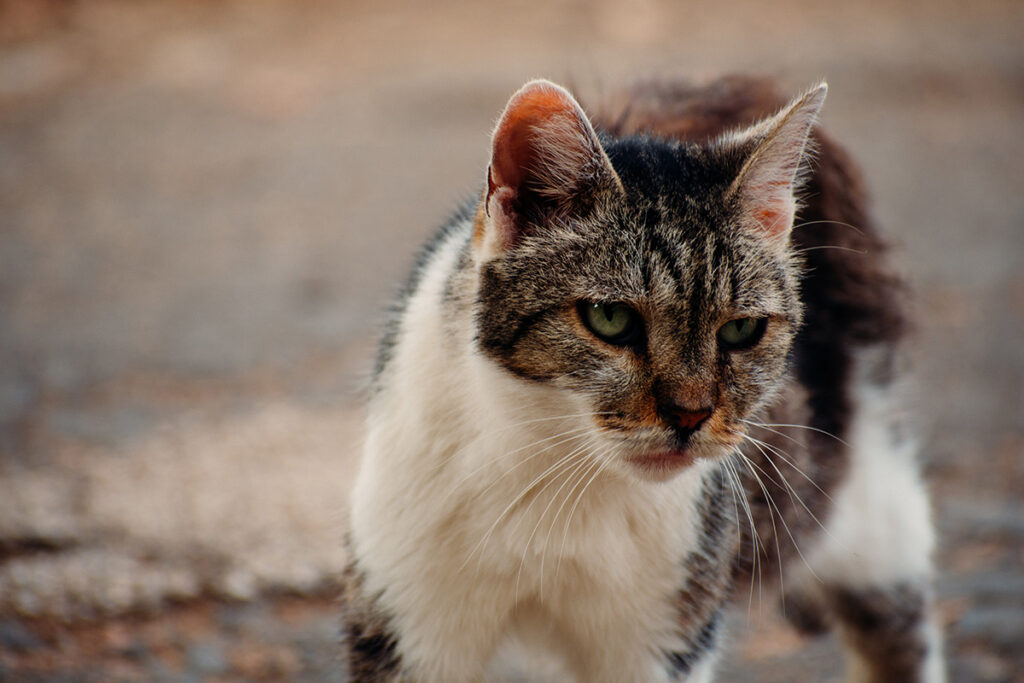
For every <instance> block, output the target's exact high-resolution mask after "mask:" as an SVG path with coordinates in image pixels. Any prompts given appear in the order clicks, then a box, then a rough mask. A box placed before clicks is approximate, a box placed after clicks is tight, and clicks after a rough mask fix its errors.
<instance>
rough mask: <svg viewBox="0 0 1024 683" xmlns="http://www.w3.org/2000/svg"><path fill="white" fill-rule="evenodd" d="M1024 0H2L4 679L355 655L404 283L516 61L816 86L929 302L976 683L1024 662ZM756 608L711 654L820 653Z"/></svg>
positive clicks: (946, 481)
mask: <svg viewBox="0 0 1024 683" xmlns="http://www.w3.org/2000/svg"><path fill="white" fill-rule="evenodd" d="M1022 28H1024V4H1022V3H1020V2H1015V1H1013V0H1008V1H1006V2H994V1H992V0H979V1H977V2H972V3H954V2H946V1H932V2H924V1H923V0H920V1H916V0H911V1H908V2H895V1H891V2H890V1H886V0H875V1H868V2H844V3H821V2H811V1H810V0H808V1H806V2H803V1H797V0H784V1H783V2H779V3H763V2H755V1H754V0H745V1H742V2H738V3H729V4H727V3H718V2H712V1H711V0H695V1H694V2H688V3H674V2H669V1H668V0H665V1H658V0H622V1H620V2H615V1H612V0H600V1H597V2H582V1H568V0H566V1H559V2H548V3H535V4H531V3H526V2H516V1H512V2H503V3H496V4H487V3H483V2H469V1H463V0H440V1H438V2H433V3H430V4H427V3H422V4H415V3H401V2H397V1H396V0H381V1H371V0H365V1H361V2H358V1H357V2H348V1H345V2H319V1H313V0H303V1H302V2H285V0H279V1H275V2H272V1H270V0H253V1H250V2H241V1H239V2H226V1H216V2H214V1H200V0H173V1H166V2H157V1H155V0H132V1H129V0H88V1H84V0H83V1H75V0H45V1H44V0H0V681H7V680H11V681H47V682H50V681H53V682H56V681H142V680H159V681H200V680H202V681H236V680H237V681H243V680H245V681H248V680H294V681H340V680H342V677H341V675H340V673H339V672H338V667H337V661H336V656H337V648H336V640H337V619H336V612H337V609H336V605H335V603H334V597H333V596H334V592H333V588H334V585H335V583H334V577H335V576H336V572H337V570H338V568H339V566H340V565H341V563H342V561H343V557H342V554H341V549H340V535H341V531H340V529H341V516H342V510H343V508H344V504H345V499H346V495H347V493H346V492H347V488H348V484H349V481H350V480H351V476H352V472H353V470H354V457H355V454H356V453H357V452H358V443H359V439H360V420H361V413H360V396H361V387H362V385H363V381H364V379H365V377H366V373H367V369H368V367H369V365H370V359H371V358H372V349H373V344H374V339H375V337H376V333H377V330H378V326H379V321H380V311H381V310H382V309H383V308H384V306H385V305H386V303H387V300H388V298H389V296H390V294H391V292H393V291H394V289H395V288H396V285H397V283H398V282H399V281H400V280H401V278H402V276H403V273H404V270H405V268H406V267H407V266H408V264H409V262H410V260H411V258H412V254H413V253H414V251H415V250H416V248H417V246H418V245H419V243H420V242H421V241H422V240H423V239H424V238H425V237H426V236H427V235H428V234H429V233H430V232H431V230H432V229H433V228H434V226H436V225H437V224H438V223H439V222H440V221H441V220H442V219H443V218H444V216H445V214H446V212H447V211H448V210H449V209H450V208H451V206H452V204H453V203H454V202H455V201H456V200H458V199H460V198H462V197H463V196H465V195H466V193H468V192H471V191H473V190H474V189H475V188H476V187H477V185H478V183H479V182H480V179H481V177H482V173H483V169H484V167H485V164H486V156H487V141H488V133H489V129H490V127H491V125H493V122H494V120H495V117H496V116H497V114H498V113H499V112H500V110H501V107H502V106H503V104H504V102H505V100H506V98H507V97H508V95H509V94H510V93H511V92H513V91H514V90H515V89H516V88H517V87H518V86H519V85H520V84H521V83H522V82H523V81H525V80H527V79H528V78H531V77H534V76H538V75H544V76H548V77H550V78H554V79H555V80H562V81H569V82H571V83H572V84H574V85H575V86H576V88H577V89H578V90H579V91H580V92H581V93H582V94H584V95H589V96H591V97H600V94H601V92H603V91H604V90H605V89H607V88H608V87H609V86H610V85H611V84H615V83H620V82H622V81H623V80H625V79H629V78H635V77H644V76H652V75H663V76H671V75H676V76H679V75H682V76H687V77H701V76H704V75H710V74H716V73H723V72H735V71H753V72H756V73H769V74H773V75H777V76H779V77H780V78H782V79H783V81H784V82H785V83H787V84H790V85H791V86H792V88H793V89H794V90H796V89H799V88H801V87H804V86H806V85H808V84H811V83H813V82H815V81H816V80H818V79H820V78H826V79H827V80H828V81H829V84H830V93H829V100H828V102H827V103H826V107H825V113H824V123H825V125H826V126H827V127H828V128H829V129H830V130H831V131H832V132H833V134H834V135H835V137H837V138H838V139H839V140H841V141H843V142H844V143H845V144H846V145H847V146H848V147H849V148H850V149H851V150H852V151H853V153H854V155H855V156H856V158H857V159H858V160H859V161H860V162H861V164H862V166H863V167H864V169H865V171H866V174H867V177H868V179H869V182H870V185H871V186H872V188H873V190H874V196H875V206H876V212H877V214H878V216H879V218H880V222H881V223H882V225H883V226H885V227H886V229H887V232H888V234H889V235H890V236H891V238H892V240H893V241H894V243H895V244H896V245H897V254H896V257H897V260H898V263H899V264H900V267H901V269H902V270H903V271H904V272H905V273H906V275H907V277H908V279H909V280H910V281H911V282H912V284H913V286H914V289H915V292H916V307H917V314H918V315H917V320H918V326H917V330H916V333H915V336H914V339H913V341H912V344H911V352H912V356H913V359H914V362H915V366H916V378H917V389H916V391H915V397H916V398H915V400H914V402H913V405H911V406H909V407H910V409H911V410H913V411H914V413H915V414H916V415H918V416H919V423H920V431H921V434H922V445H923V448H922V452H923V454H924V457H925V458H926V462H927V473H928V476H929V478H930V481H931V483H932V489H933V491H934V499H935V511H936V517H937V520H938V525H939V528H940V531H941V536H942V539H941V548H940V552H939V557H938V566H939V570H940V576H939V582H938V588H939V594H940V609H941V614H942V617H943V621H944V624H945V627H946V633H947V638H948V645H947V651H948V658H949V661H950V670H951V673H952V678H953V680H956V681H1015V680H1021V681H1024V571H1022V570H1024V501H1022V494H1021V491H1024V410H1022V407H1021V405H1022V400H1024V389H1022V387H1024V344H1022V343H1021V338H1022V336H1024V268H1022V266H1024V163H1022V161H1021V160H1022V159H1024V128H1022V122H1024V41H1021V40H1020V37H1021V29H1022ZM773 609H774V608H773V605H772V604H771V603H770V602H766V603H765V604H763V605H757V604H755V605H754V606H753V607H752V608H751V609H750V610H749V611H748V610H740V611H738V612H737V614H736V615H735V617H734V619H733V621H734V624H735V625H734V628H733V634H734V637H733V640H734V642H733V645H732V647H731V648H730V652H729V654H728V655H727V656H726V658H725V662H724V671H723V673H722V676H721V679H722V680H729V681H805V680H806V681H819V680H821V681H831V680H838V677H839V671H840V666H839V664H840V663H839V655H838V651H837V649H836V647H835V644H834V643H833V642H832V641H831V640H829V639H824V640H819V641H803V640H801V639H800V638H798V637H797V636H796V635H794V634H793V633H792V632H791V631H790V630H788V628H787V627H786V626H784V625H783V624H782V622H780V621H779V620H778V619H777V617H775V616H774V613H773Z"/></svg>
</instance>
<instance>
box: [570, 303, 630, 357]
mask: <svg viewBox="0 0 1024 683" xmlns="http://www.w3.org/2000/svg"><path fill="white" fill-rule="evenodd" d="M579 310H580V318H582V319H583V323H584V324H585V325H586V326H587V328H588V329H589V330H590V331H591V332H593V333H594V334H596V335H597V336H598V337H600V338H601V339H603V340H605V341H606V342H608V343H609V344H617V345H619V346H627V345H630V344H633V343H635V342H636V340H637V338H638V337H639V335H640V331H641V327H640V315H639V314H638V313H637V312H636V311H634V310H633V309H632V308H630V307H629V306H627V305H626V304H622V303H613V304H595V303H591V302H587V301H582V302H580V304H579Z"/></svg>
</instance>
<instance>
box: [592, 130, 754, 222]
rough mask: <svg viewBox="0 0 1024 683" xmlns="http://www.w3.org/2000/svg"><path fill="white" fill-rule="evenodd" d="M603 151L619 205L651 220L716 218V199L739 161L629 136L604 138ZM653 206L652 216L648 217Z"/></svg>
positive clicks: (722, 153) (713, 149)
mask: <svg viewBox="0 0 1024 683" xmlns="http://www.w3.org/2000/svg"><path fill="white" fill-rule="evenodd" d="M604 147H605V150H606V152H607V154H608V157H609V159H610V160H611V162H612V167H613V168H614V169H615V172H616V174H617V175H618V177H619V180H620V181H621V183H622V187H623V189H624V190H625V203H626V205H627V206H632V207H633V208H634V212H640V213H641V214H643V213H647V214H648V217H650V218H655V219H657V223H659V224H665V223H671V222H673V221H675V222H680V223H683V222H700V221H702V220H705V221H706V220H708V219H709V218H718V217H719V216H716V215H712V216H708V215H706V214H708V213H709V212H710V213H712V214H717V213H718V212H719V211H720V210H721V209H722V208H723V207H722V206H721V200H722V198H723V196H724V194H725V192H726V190H727V188H728V187H729V186H730V184H731V183H732V181H733V180H734V179H735V176H736V173H737V172H738V170H739V166H740V163H741V159H740V157H739V156H737V155H736V154H730V153H728V152H727V151H724V150H720V149H718V148H716V147H713V146H705V145H697V144H693V143H681V142H678V141H667V140H660V139H657V138H647V137H631V138H626V139H622V140H615V141H610V142H606V143H605V145H604ZM651 207H655V208H656V211H657V215H651V213H650V211H651V209H650V208H651Z"/></svg>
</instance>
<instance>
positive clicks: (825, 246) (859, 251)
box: [794, 244, 868, 256]
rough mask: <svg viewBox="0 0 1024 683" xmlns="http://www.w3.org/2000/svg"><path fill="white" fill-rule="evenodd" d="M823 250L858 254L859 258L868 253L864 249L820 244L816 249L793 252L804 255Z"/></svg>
mask: <svg viewBox="0 0 1024 683" xmlns="http://www.w3.org/2000/svg"><path fill="white" fill-rule="evenodd" d="M823 249H835V250H836V251H849V252H852V253H854V254H860V255H861V256H863V255H865V254H867V253H868V252H867V251H866V250H864V249H855V248H854V247H844V246H841V245H838V244H821V245H818V246H816V247H805V248H803V249H795V250H794V252H795V253H797V254H806V253H807V252H809V251H821V250H823Z"/></svg>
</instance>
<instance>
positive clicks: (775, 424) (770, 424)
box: [740, 419, 850, 446]
mask: <svg viewBox="0 0 1024 683" xmlns="http://www.w3.org/2000/svg"><path fill="white" fill-rule="evenodd" d="M740 421H741V422H745V423H747V424H748V425H753V426H755V427H764V428H765V429H768V428H769V427H791V428H793V429H806V430H807V431H810V432H817V433H818V434H824V435H825V436H827V437H829V438H830V439H835V440H836V441H838V442H839V443H841V444H843V445H844V446H849V445H850V444H848V443H846V442H845V441H843V440H842V439H840V438H839V437H838V436H836V435H835V434H833V433H832V432H828V431H825V430H824V429H818V428H817V427H810V426H808V425H798V424H788V423H785V422H755V421H753V420H743V419H741V420H740Z"/></svg>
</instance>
